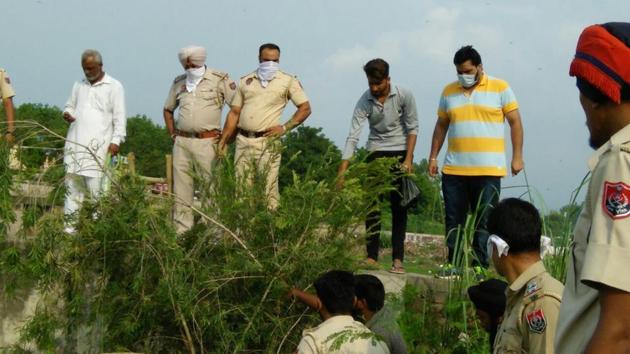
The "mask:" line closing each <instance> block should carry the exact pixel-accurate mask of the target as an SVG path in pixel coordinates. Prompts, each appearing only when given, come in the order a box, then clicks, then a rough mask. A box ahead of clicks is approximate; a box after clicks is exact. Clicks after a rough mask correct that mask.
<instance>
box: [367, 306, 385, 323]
mask: <svg viewBox="0 0 630 354" xmlns="http://www.w3.org/2000/svg"><path fill="white" fill-rule="evenodd" d="M387 315H389V309H388V307H387V305H385V306H383V308H381V309H380V310H378V311H376V312H375V313H374V315H373V316H372V318H370V320H369V321H367V322H365V327H367V328H372V326H373V325H374V324H375V323H377V322H379V321H380V320H381V319H382V318H384V317H386V316H387Z"/></svg>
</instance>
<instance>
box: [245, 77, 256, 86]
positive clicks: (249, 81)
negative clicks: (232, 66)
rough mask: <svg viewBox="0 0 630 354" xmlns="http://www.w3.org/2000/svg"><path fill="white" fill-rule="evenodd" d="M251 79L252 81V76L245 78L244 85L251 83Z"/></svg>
mask: <svg viewBox="0 0 630 354" xmlns="http://www.w3.org/2000/svg"><path fill="white" fill-rule="evenodd" d="M252 81H254V78H251V77H250V78H248V79H247V80H245V85H249V84H251V83H252Z"/></svg>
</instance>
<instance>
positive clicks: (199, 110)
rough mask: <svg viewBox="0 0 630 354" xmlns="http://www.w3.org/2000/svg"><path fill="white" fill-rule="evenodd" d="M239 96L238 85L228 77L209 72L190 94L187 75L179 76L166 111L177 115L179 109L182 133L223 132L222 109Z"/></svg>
mask: <svg viewBox="0 0 630 354" xmlns="http://www.w3.org/2000/svg"><path fill="white" fill-rule="evenodd" d="M235 93H236V84H235V83H234V81H232V80H230V78H229V77H228V74H226V73H224V72H220V71H214V70H212V69H206V72H205V74H204V75H203V78H202V79H201V81H200V82H199V84H198V85H197V88H196V89H195V91H193V92H188V91H186V75H180V76H178V77H176V78H175V80H174V81H173V85H171V89H170V91H169V93H168V97H167V98H166V102H165V103H164V109H165V110H167V111H171V112H173V111H175V108H178V107H179V113H178V115H177V122H176V127H177V129H179V130H181V131H184V132H189V133H191V132H201V131H206V130H213V129H221V109H222V108H223V104H224V103H227V104H230V103H231V102H232V99H233V98H234V94H235Z"/></svg>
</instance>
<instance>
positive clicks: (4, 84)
mask: <svg viewBox="0 0 630 354" xmlns="http://www.w3.org/2000/svg"><path fill="white" fill-rule="evenodd" d="M13 96H15V91H13V87H12V86H11V79H10V78H9V74H7V72H6V71H4V69H2V68H0V97H2V99H7V98H11V97H13Z"/></svg>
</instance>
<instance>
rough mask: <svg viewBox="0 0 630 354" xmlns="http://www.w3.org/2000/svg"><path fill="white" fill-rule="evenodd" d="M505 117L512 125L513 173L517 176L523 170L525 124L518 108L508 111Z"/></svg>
mask: <svg viewBox="0 0 630 354" xmlns="http://www.w3.org/2000/svg"><path fill="white" fill-rule="evenodd" d="M505 118H506V119H507V121H508V124H509V125H510V137H511V138H512V164H511V168H512V175H513V176H516V175H517V174H518V173H519V172H521V171H522V170H523V166H524V163H523V124H522V123H521V114H520V113H519V111H518V109H515V110H513V111H511V112H508V113H507V114H506V115H505Z"/></svg>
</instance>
